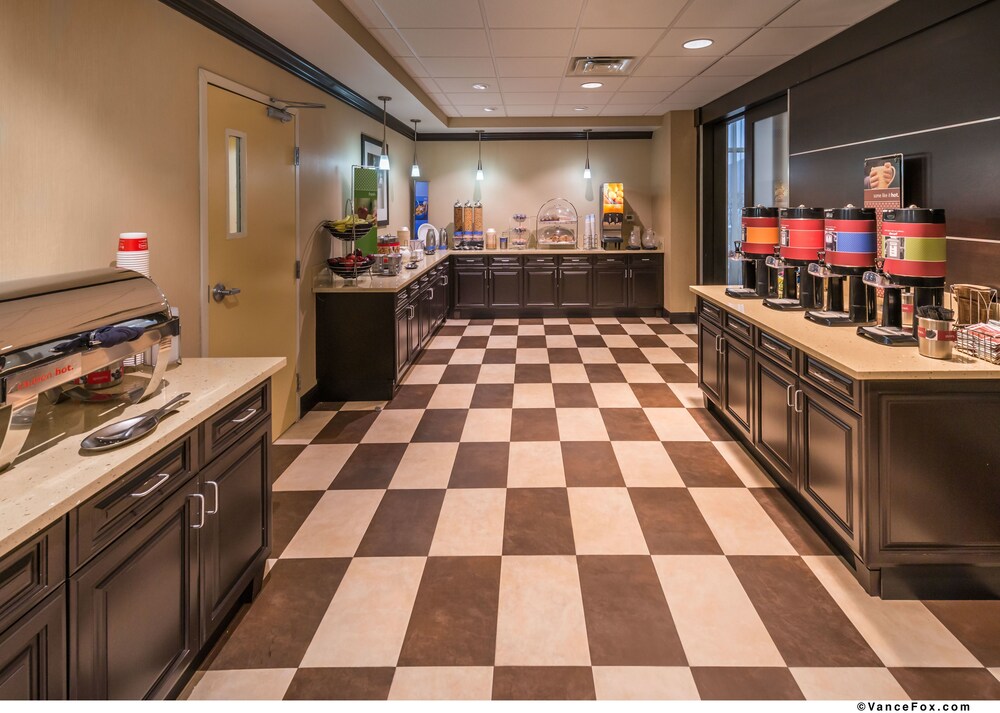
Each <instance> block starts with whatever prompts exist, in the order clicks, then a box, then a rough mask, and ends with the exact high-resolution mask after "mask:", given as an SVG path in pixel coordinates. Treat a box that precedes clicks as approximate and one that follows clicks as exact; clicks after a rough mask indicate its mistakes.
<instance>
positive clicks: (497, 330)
mask: <svg viewBox="0 0 1000 713" xmlns="http://www.w3.org/2000/svg"><path fill="white" fill-rule="evenodd" d="M490 335H491V336H494V337H516V336H517V325H516V324H494V325H493V329H492V330H491V331H490Z"/></svg>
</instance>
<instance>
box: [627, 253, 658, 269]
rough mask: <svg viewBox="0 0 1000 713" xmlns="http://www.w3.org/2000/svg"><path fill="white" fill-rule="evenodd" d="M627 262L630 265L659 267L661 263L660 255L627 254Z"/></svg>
mask: <svg viewBox="0 0 1000 713" xmlns="http://www.w3.org/2000/svg"><path fill="white" fill-rule="evenodd" d="M628 264H629V265H631V266H632V267H659V266H660V265H662V264H663V256H662V255H642V254H638V255H629V256H628Z"/></svg>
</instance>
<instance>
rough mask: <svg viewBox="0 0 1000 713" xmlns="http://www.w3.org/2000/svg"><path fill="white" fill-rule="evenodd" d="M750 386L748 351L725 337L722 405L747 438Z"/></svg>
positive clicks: (750, 374) (733, 340)
mask: <svg viewBox="0 0 1000 713" xmlns="http://www.w3.org/2000/svg"><path fill="white" fill-rule="evenodd" d="M752 385H753V360H752V358H751V355H750V350H749V349H747V348H746V347H744V346H743V345H741V344H740V343H739V342H737V341H736V340H735V339H733V338H732V337H730V336H726V337H725V342H724V347H723V362H722V384H721V386H722V403H723V404H724V408H725V410H726V414H727V415H728V416H729V417H730V419H732V421H733V423H734V424H735V425H736V426H737V427H738V428H739V429H740V430H742V431H743V433H744V435H746V436H748V437H749V435H750V404H751V403H752V400H751V398H752V394H751V388H752Z"/></svg>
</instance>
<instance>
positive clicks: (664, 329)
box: [649, 324, 681, 334]
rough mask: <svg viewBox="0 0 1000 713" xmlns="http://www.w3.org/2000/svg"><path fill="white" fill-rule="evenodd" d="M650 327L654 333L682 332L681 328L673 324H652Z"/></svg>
mask: <svg viewBox="0 0 1000 713" xmlns="http://www.w3.org/2000/svg"><path fill="white" fill-rule="evenodd" d="M649 328H650V329H652V330H653V333H654V334H680V333H681V330H679V329H677V327H675V326H674V325H672V324H650V325H649Z"/></svg>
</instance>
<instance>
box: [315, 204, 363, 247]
mask: <svg viewBox="0 0 1000 713" xmlns="http://www.w3.org/2000/svg"><path fill="white" fill-rule="evenodd" d="M368 218H369V215H368V210H367V209H366V208H358V212H357V215H355V214H354V213H351V214H350V215H349V216H347V217H346V218H341V219H340V220H329V221H327V222H326V223H324V224H323V227H324V228H326V229H327V231H328V232H329V233H330V234H331V235H332V236H333V237H335V238H339V239H340V240H357V239H358V238H363V237H364V236H365V235H367V234H368V231H369V230H371V229H372V226H374V223H373V222H372V221H370V220H369V219H368Z"/></svg>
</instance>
